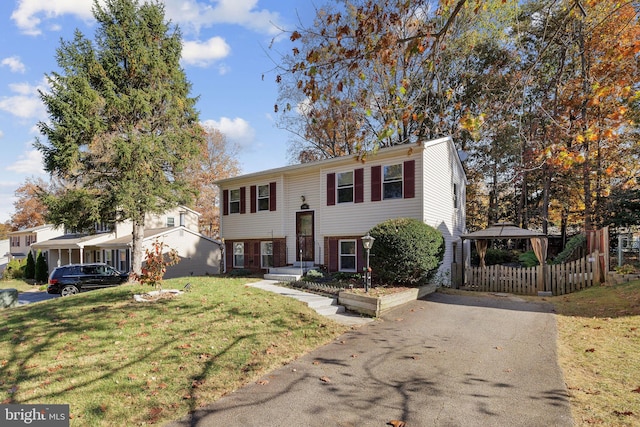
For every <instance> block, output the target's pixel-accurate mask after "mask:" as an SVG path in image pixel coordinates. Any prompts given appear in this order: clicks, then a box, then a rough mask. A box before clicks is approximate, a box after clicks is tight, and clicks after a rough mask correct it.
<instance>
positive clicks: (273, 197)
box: [269, 182, 276, 212]
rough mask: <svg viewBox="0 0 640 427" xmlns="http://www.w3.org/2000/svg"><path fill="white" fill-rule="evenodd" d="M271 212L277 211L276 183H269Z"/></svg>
mask: <svg viewBox="0 0 640 427" xmlns="http://www.w3.org/2000/svg"><path fill="white" fill-rule="evenodd" d="M269 210H270V211H271V212H273V211H275V210H276V183H275V182H270V183H269Z"/></svg>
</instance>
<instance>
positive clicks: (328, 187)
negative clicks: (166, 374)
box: [217, 138, 467, 273]
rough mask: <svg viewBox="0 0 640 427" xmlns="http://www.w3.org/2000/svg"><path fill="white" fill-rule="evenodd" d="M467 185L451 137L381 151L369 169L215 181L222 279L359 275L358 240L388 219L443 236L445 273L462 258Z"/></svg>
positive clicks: (316, 166) (343, 167)
mask: <svg viewBox="0 0 640 427" xmlns="http://www.w3.org/2000/svg"><path fill="white" fill-rule="evenodd" d="M466 183H467V181H466V176H465V173H464V170H463V168H462V164H461V162H460V158H459V156H458V153H457V151H456V149H455V147H454V145H453V141H452V140H451V138H440V139H436V140H432V141H425V142H423V143H421V144H411V145H408V144H407V145H400V146H394V147H390V148H386V149H382V150H380V151H378V152H377V153H375V154H371V155H368V156H367V157H366V161H358V160H357V159H356V158H355V157H354V156H347V157H340V158H334V159H328V160H323V161H319V162H314V163H306V164H300V165H294V166H287V167H282V168H278V169H272V170H267V171H264V172H257V173H252V174H248V175H243V176H238V177H234V178H228V179H223V180H220V181H218V182H217V185H218V186H219V187H220V190H221V194H222V208H221V211H222V215H221V221H220V222H221V224H220V235H221V237H222V239H223V241H224V242H225V253H226V255H225V270H226V271H229V270H232V269H240V268H243V269H250V270H254V271H259V270H263V271H266V270H267V269H269V268H270V267H281V266H286V265H292V264H293V265H300V264H302V265H303V266H309V265H311V264H313V265H316V266H324V267H326V268H327V270H328V271H330V272H335V271H345V272H361V271H362V269H363V267H364V249H363V248H362V243H361V240H360V238H361V237H362V236H364V235H365V234H366V233H367V232H368V231H369V230H370V229H371V228H372V227H374V226H375V225H377V224H379V223H381V222H383V221H385V220H387V219H389V218H398V217H411V218H416V219H419V220H421V221H423V222H424V223H426V224H428V225H430V226H432V227H434V228H436V229H438V230H439V231H440V232H441V233H442V235H443V236H444V239H445V245H446V248H445V255H444V261H443V264H442V266H441V268H440V271H441V272H442V273H446V272H447V271H449V270H450V265H451V263H452V262H453V261H454V254H456V255H455V257H456V258H457V259H458V260H459V257H460V256H461V253H462V252H461V249H462V248H461V247H460V244H461V240H460V238H459V236H460V234H462V233H464V232H465V197H466ZM374 247H375V243H374Z"/></svg>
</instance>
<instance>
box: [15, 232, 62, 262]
mask: <svg viewBox="0 0 640 427" xmlns="http://www.w3.org/2000/svg"><path fill="white" fill-rule="evenodd" d="M63 234H64V229H63V227H56V226H55V225H51V224H45V225H39V226H37V227H31V228H25V229H23V230H18V231H12V232H11V233H9V252H10V255H9V256H10V258H11V259H24V258H26V257H27V255H28V254H29V252H30V251H31V246H32V245H33V244H35V243H38V242H41V241H44V240H49V239H52V238H54V237H58V236H62V235H63ZM34 255H35V254H34Z"/></svg>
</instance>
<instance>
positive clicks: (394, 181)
mask: <svg viewBox="0 0 640 427" xmlns="http://www.w3.org/2000/svg"><path fill="white" fill-rule="evenodd" d="M382 170H383V180H382V198H383V199H402V163H398V164H395V165H390V166H384V167H383V168H382Z"/></svg>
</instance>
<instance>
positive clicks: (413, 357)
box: [411, 356, 420, 360]
mask: <svg viewBox="0 0 640 427" xmlns="http://www.w3.org/2000/svg"><path fill="white" fill-rule="evenodd" d="M411 358H412V359H413V360H418V359H420V358H419V357H418V356H411Z"/></svg>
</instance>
